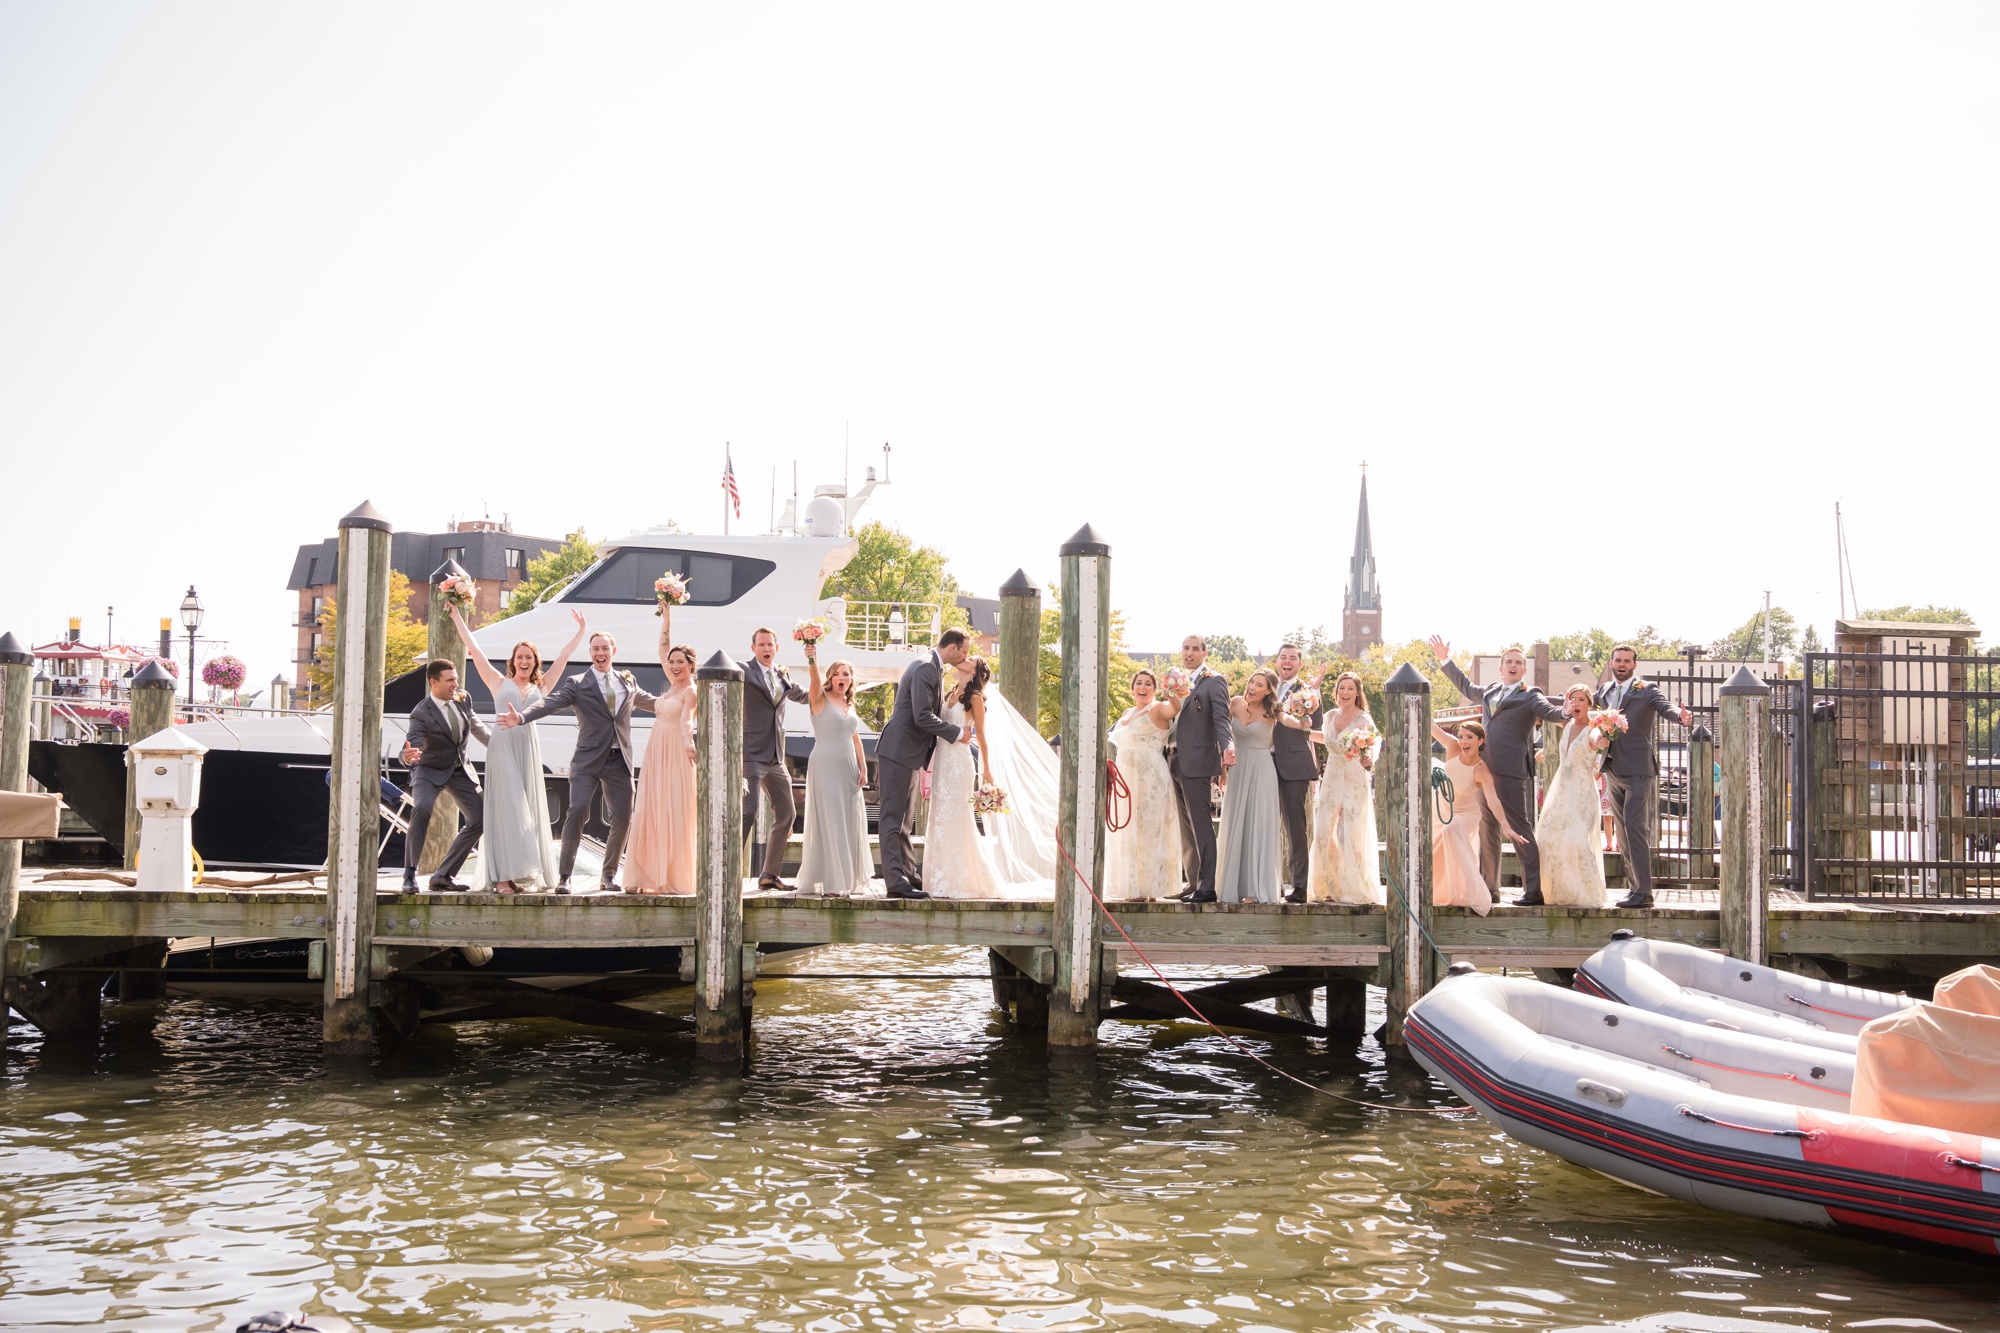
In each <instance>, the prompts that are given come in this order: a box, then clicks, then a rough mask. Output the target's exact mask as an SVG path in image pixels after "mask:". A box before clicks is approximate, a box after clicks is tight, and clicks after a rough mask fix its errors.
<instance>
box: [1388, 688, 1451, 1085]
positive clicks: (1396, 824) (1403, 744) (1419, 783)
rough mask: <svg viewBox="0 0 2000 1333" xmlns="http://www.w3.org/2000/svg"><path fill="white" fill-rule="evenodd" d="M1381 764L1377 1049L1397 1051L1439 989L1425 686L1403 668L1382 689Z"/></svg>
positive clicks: (1428, 700)
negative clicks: (1382, 881) (1381, 950)
mask: <svg viewBox="0 0 2000 1333" xmlns="http://www.w3.org/2000/svg"><path fill="white" fill-rule="evenodd" d="M1382 694H1383V702H1384V705H1385V711H1386V712H1387V713H1388V716H1387V717H1386V718H1385V719H1383V728H1382V757H1381V759H1380V760H1379V761H1377V763H1376V765H1375V780H1376V781H1377V782H1384V783H1387V784H1388V799H1387V802H1386V805H1387V809H1388V818H1387V819H1386V820H1384V821H1383V824H1382V838H1383V842H1384V843H1385V844H1387V855H1386V856H1385V857H1384V858H1383V859H1384V861H1385V863H1386V864H1387V866H1388V871H1389V893H1388V913H1389V921H1388V926H1389V953H1388V963H1389V966H1388V969H1387V975H1388V992H1389V994H1388V1011H1389V1017H1388V1022H1387V1023H1386V1024H1385V1025H1384V1027H1383V1032H1382V1044H1383V1045H1384V1046H1392V1047H1400V1046H1402V1045H1403V1044H1404V1043H1403V1019H1404V1018H1405V1017H1406V1016H1407V1015H1408V1014H1409V1012H1410V1006H1411V1005H1413V1004H1415V1003H1416V1002H1417V1001H1418V1000H1420V999H1422V998H1423V996H1424V993H1425V992H1426V991H1428V990H1429V989H1430V988H1431V987H1432V986H1433V985H1435V984H1436V983H1437V973H1438V965H1437V954H1436V951H1435V950H1434V949H1432V947H1431V942H1430V928H1431V683H1430V682H1429V681H1428V680H1426V679H1424V676H1423V673H1422V672H1420V671H1418V670H1417V669H1416V668H1415V667H1414V666H1412V665H1410V664H1409V663H1408V662H1405V663H1403V665H1402V666H1400V667H1398V668H1396V674H1395V675H1393V676H1391V677H1389V679H1388V682H1387V683H1386V684H1384V685H1383V686H1382Z"/></svg>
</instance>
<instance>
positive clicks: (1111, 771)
mask: <svg viewBox="0 0 2000 1333" xmlns="http://www.w3.org/2000/svg"><path fill="white" fill-rule="evenodd" d="M1121 805H1122V806H1123V808H1124V811H1125V813H1124V814H1123V815H1121V814H1119V813H1118V811H1119V808H1120V806H1121ZM1131 822H1132V788H1131V785H1130V784H1128V783H1127V782H1126V781H1125V775H1124V774H1123V773H1121V772H1119V771H1118V761H1117V760H1116V759H1107V760H1105V761H1104V828H1105V831H1106V832H1108V833H1116V832H1118V830H1120V829H1122V828H1124V827H1125V826H1126V825H1127V824H1130V823H1131Z"/></svg>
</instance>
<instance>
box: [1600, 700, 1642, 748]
mask: <svg viewBox="0 0 2000 1333" xmlns="http://www.w3.org/2000/svg"><path fill="white" fill-rule="evenodd" d="M1631 725H1632V724H1631V723H1629V722H1627V721H1626V720H1625V715H1624V714H1623V713H1621V712H1619V711H1618V710H1617V709H1615V708H1603V709H1599V710H1597V711H1595V712H1593V713H1591V715H1590V748H1591V749H1593V750H1608V749H1610V748H1611V742H1613V741H1615V740H1617V739H1618V737H1619V736H1621V735H1623V734H1624V733H1625V732H1626V731H1628V730H1630V729H1631Z"/></svg>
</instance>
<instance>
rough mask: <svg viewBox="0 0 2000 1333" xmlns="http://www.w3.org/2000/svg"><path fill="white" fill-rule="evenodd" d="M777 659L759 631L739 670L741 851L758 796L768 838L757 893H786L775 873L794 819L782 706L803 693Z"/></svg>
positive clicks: (773, 645)
mask: <svg viewBox="0 0 2000 1333" xmlns="http://www.w3.org/2000/svg"><path fill="white" fill-rule="evenodd" d="M777 656H778V634H777V631H775V630H770V629H759V630H758V631H757V632H756V633H754V634H752V635H751V636H750V661H749V663H748V664H747V665H746V666H744V668H743V843H744V846H746V847H747V846H749V845H750V844H751V843H752V842H753V841H755V840H756V837H757V804H758V796H759V795H760V794H761V795H763V796H767V797H769V798H770V801H771V838H770V841H769V842H768V843H766V844H765V846H764V873H763V875H762V876H761V877H760V878H759V879H758V881H757V887H758V888H760V889H768V890H771V891H772V892H779V891H782V890H783V889H784V888H786V887H787V886H786V884H785V881H783V880H782V879H779V878H778V872H779V871H781V870H783V869H784V868H785V848H786V847H788V846H790V845H791V840H792V821H793V820H795V819H797V818H798V813H799V812H798V806H797V804H796V803H795V802H794V801H793V800H792V770H791V769H790V768H789V767H788V766H787V765H786V763H785V701H786V700H787V699H789V700H791V701H792V702H793V703H795V704H802V703H804V702H806V692H805V690H804V689H803V688H802V687H800V686H798V685H794V684H793V683H792V678H791V677H790V676H788V675H786V674H785V670H784V668H783V667H780V666H778V665H777V661H776V659H777Z"/></svg>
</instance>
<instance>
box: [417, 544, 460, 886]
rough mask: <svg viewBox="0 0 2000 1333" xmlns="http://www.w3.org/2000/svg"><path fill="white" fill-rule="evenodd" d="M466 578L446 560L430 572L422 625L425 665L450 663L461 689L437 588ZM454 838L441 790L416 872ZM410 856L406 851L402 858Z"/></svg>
mask: <svg viewBox="0 0 2000 1333" xmlns="http://www.w3.org/2000/svg"><path fill="white" fill-rule="evenodd" d="M465 577H467V575H466V572H465V569H464V567H463V566H461V565H460V564H459V563H458V561H456V560H447V561H445V562H444V563H443V564H441V565H439V566H438V567H437V568H436V569H434V570H432V571H431V598H430V614H429V615H428V616H427V617H426V618H425V623H424V632H425V647H424V651H425V656H424V661H425V662H426V663H427V664H428V663H430V662H435V661H437V660H439V659H440V658H442V659H443V660H445V661H447V662H450V663H451V665H452V670H454V671H456V672H458V678H459V683H460V685H461V686H463V684H464V681H465V640H464V639H463V638H461V637H460V635H459V632H458V626H456V625H454V624H452V623H451V611H450V606H451V603H450V602H449V601H447V600H446V598H445V595H444V590H443V589H441V588H440V587H439V586H438V585H439V584H441V583H443V582H444V581H445V580H446V579H451V578H457V579H462V578H465ZM457 836H458V802H457V801H456V800H454V799H452V794H451V793H450V792H449V791H440V792H439V793H438V794H437V804H436V805H434V806H432V807H431V823H430V828H429V829H427V830H426V831H425V833H424V845H423V848H422V850H421V851H420V852H419V853H418V856H417V873H418V874H420V875H428V874H430V873H431V872H432V871H434V870H436V869H437V868H438V864H439V862H441V861H443V860H444V854H445V853H446V852H448V851H450V850H451V841H452V839H453V838H456V837H457ZM409 854H410V853H409V851H408V849H405V850H404V853H403V855H405V856H408V855H409Z"/></svg>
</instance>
